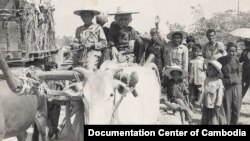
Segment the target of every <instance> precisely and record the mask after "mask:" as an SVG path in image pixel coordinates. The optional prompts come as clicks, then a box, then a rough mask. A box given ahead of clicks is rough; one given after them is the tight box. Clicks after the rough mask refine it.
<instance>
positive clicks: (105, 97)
mask: <svg viewBox="0 0 250 141" xmlns="http://www.w3.org/2000/svg"><path fill="white" fill-rule="evenodd" d="M74 70H75V71H77V72H78V73H80V74H81V75H83V76H84V77H85V80H84V81H83V82H80V83H77V84H73V85H70V86H69V87H68V88H66V89H68V90H71V91H72V90H74V91H75V92H78V93H79V92H81V93H82V97H83V101H84V105H85V113H86V122H87V124H110V122H111V118H112V113H113V111H114V107H115V104H116V103H115V97H116V95H117V94H118V93H119V94H125V93H126V92H127V91H128V88H127V87H126V84H125V83H123V82H121V81H119V80H116V79H114V75H115V74H116V73H117V72H119V70H97V71H95V72H90V71H87V70H86V69H84V68H75V69H74ZM118 89H119V92H117V91H118Z"/></svg>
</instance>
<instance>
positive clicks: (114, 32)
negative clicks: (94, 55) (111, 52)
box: [107, 21, 138, 47]
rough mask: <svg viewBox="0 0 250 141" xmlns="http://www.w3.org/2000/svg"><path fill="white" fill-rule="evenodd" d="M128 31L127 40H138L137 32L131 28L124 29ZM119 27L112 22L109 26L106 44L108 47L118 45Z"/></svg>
mask: <svg viewBox="0 0 250 141" xmlns="http://www.w3.org/2000/svg"><path fill="white" fill-rule="evenodd" d="M126 29H127V30H128V31H129V40H136V39H137V38H138V35H137V32H136V31H135V29H134V28H133V27H131V26H128V27H126ZM120 30H121V27H120V26H119V25H118V24H117V23H116V22H115V21H114V22H112V23H111V25H110V29H109V33H108V38H107V40H108V44H109V46H110V47H113V46H117V45H119V40H118V35H119V31H120Z"/></svg>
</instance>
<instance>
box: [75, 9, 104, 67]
mask: <svg viewBox="0 0 250 141" xmlns="http://www.w3.org/2000/svg"><path fill="white" fill-rule="evenodd" d="M74 14H76V15H78V16H80V17H81V19H82V21H83V22H84V25H82V26H79V27H78V28H77V29H76V34H75V39H74V41H73V50H74V53H73V56H72V58H73V67H79V66H81V67H84V68H86V69H88V70H96V69H97V65H98V62H99V60H100V57H101V50H102V49H104V48H105V47H106V46H107V40H106V37H105V34H104V31H103V29H102V27H101V26H100V25H98V24H95V23H93V22H92V20H93V18H94V16H95V15H98V14H100V12H99V11H97V10H94V9H93V10H92V9H91V8H87V7H86V8H85V9H83V10H77V11H75V12H74Z"/></svg>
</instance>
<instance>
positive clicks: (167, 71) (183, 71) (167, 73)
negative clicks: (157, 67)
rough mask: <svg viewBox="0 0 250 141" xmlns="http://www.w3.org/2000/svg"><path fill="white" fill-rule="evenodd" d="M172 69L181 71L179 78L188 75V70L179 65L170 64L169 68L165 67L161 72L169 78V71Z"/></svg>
mask: <svg viewBox="0 0 250 141" xmlns="http://www.w3.org/2000/svg"><path fill="white" fill-rule="evenodd" d="M173 71H179V72H181V79H183V78H186V77H188V72H187V71H185V70H184V69H182V68H181V67H180V66H171V68H168V69H166V70H165V71H164V72H163V74H164V75H166V76H168V77H169V78H171V72H173Z"/></svg>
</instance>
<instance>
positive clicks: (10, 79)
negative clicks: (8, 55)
mask: <svg viewBox="0 0 250 141" xmlns="http://www.w3.org/2000/svg"><path fill="white" fill-rule="evenodd" d="M0 66H1V69H2V72H3V74H4V77H5V78H6V81H7V84H8V86H9V88H10V90H11V91H12V92H14V93H17V92H19V91H20V90H21V82H20V81H19V79H16V78H15V77H14V75H13V73H12V72H11V70H10V68H9V66H8V64H7V62H6V60H5V59H4V58H3V56H2V54H1V53H0Z"/></svg>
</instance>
